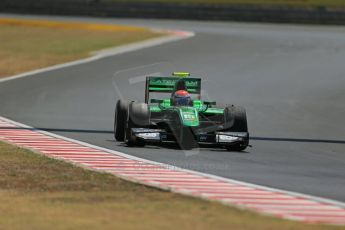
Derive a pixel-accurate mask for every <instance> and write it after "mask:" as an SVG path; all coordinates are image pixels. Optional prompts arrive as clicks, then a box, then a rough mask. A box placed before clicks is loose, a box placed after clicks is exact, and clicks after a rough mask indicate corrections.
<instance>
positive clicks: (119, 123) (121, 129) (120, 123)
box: [114, 100, 129, 141]
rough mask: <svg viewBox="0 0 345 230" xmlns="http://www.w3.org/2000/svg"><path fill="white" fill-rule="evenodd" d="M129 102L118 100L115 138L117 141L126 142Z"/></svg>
mask: <svg viewBox="0 0 345 230" xmlns="http://www.w3.org/2000/svg"><path fill="white" fill-rule="evenodd" d="M128 105H129V102H128V101H125V100H118V101H117V103H116V107H115V119H114V137H115V139H116V140H117V141H124V138H125V126H126V122H127V111H128Z"/></svg>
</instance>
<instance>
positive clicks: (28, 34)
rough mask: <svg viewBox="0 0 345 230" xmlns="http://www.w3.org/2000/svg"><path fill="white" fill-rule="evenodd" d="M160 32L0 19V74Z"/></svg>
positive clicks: (73, 57)
mask: <svg viewBox="0 0 345 230" xmlns="http://www.w3.org/2000/svg"><path fill="white" fill-rule="evenodd" d="M157 36H162V34H159V33H154V32H152V31H150V30H147V29H144V28H138V27H131V26H116V25H100V24H86V23H68V22H52V21H38V20H21V19H8V18H0V77H5V76H10V75H14V74H18V73H21V72H25V71H29V70H34V69H38V68H42V67H47V66H51V65H54V64H60V63H64V62H68V61H72V60H76V59H80V58H84V57H88V56H89V55H90V52H92V51H97V50H100V49H105V48H109V47H113V46H119V45H123V44H127V43H131V42H136V41H141V40H145V39H149V38H153V37H157Z"/></svg>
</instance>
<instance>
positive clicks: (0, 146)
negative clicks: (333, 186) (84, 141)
mask: <svg viewBox="0 0 345 230" xmlns="http://www.w3.org/2000/svg"><path fill="white" fill-rule="evenodd" d="M0 188H1V189H0V204H1V205H0V229H10V230H16V229H27V230H30V229H35V230H36V229H104V230H106V229H143V230H145V229H148V230H154V229H159V230H161V229H180V230H183V229H188V230H189V229H191V230H194V229H200V230H203V229H236V230H242V229H244V230H246V229H248V230H249V229H256V230H264V229H265V230H266V229H280V230H293V229H303V230H304V229H306V230H311V229H315V230H321V229H330V230H331V229H340V228H339V227H334V226H324V225H306V224H301V223H297V222H291V221H285V220H280V219H275V218H271V217H265V216H261V215H258V214H255V213H252V212H249V211H243V210H239V209H236V208H231V207H227V206H224V205H221V204H219V203H215V202H208V201H204V200H199V199H195V198H189V197H186V196H182V195H178V194H173V193H169V192H164V191H160V190H157V189H153V188H149V187H146V186H143V185H137V184H133V183H130V182H127V181H124V180H122V179H119V178H116V177H114V176H112V175H110V174H103V173H98V172H92V171H87V170H84V169H82V168H79V167H76V166H73V165H71V164H68V163H65V162H62V161H58V160H53V159H49V158H47V157H44V156H41V155H38V154H34V153H32V152H30V151H28V150H23V149H20V148H18V147H14V146H11V145H8V144H5V143H2V142H0Z"/></svg>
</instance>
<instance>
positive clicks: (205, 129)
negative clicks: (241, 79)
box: [114, 73, 249, 151]
mask: <svg viewBox="0 0 345 230" xmlns="http://www.w3.org/2000/svg"><path fill="white" fill-rule="evenodd" d="M152 95H155V96H154V98H152ZM162 95H164V96H162ZM114 135H115V139H116V140H117V141H124V142H125V143H126V144H127V145H128V146H144V145H145V144H146V143H154V142H156V143H157V142H159V143H164V142H176V143H177V144H178V145H179V146H180V147H181V148H182V149H187V150H188V149H192V148H197V147H199V146H207V145H211V146H219V147H224V148H226V149H228V150H230V151H243V150H244V149H246V148H247V147H248V145H249V133H248V127H247V117H246V112H245V110H244V109H243V108H242V107H237V106H234V105H229V106H224V107H220V106H217V105H216V102H211V101H203V100H201V79H200V78H190V77H189V74H188V73H174V74H173V76H171V77H153V76H149V77H146V91H145V103H142V102H136V101H125V100H118V101H117V103H116V108H115V122H114Z"/></svg>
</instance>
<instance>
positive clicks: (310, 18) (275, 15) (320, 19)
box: [0, 0, 345, 24]
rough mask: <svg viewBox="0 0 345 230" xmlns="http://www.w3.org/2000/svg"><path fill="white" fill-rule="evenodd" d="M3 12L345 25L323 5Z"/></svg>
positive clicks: (24, 7) (51, 4)
mask: <svg viewBox="0 0 345 230" xmlns="http://www.w3.org/2000/svg"><path fill="white" fill-rule="evenodd" d="M0 12H6V13H26V14H57V15H84V16H85V15H87V16H104V17H131V18H167V19H198V20H232V21H256V22H289V23H313V24H345V7H343V8H342V7H333V8H331V7H321V6H320V7H317V6H315V7H287V6H260V5H256V6H253V5H250V6H249V5H213V4H212V5H211V4H210V5H207V4H203V5H196V4H167V3H164V4H162V3H161V4H158V3H155V4H153V3H109V2H103V1H100V0H1V1H0Z"/></svg>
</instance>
